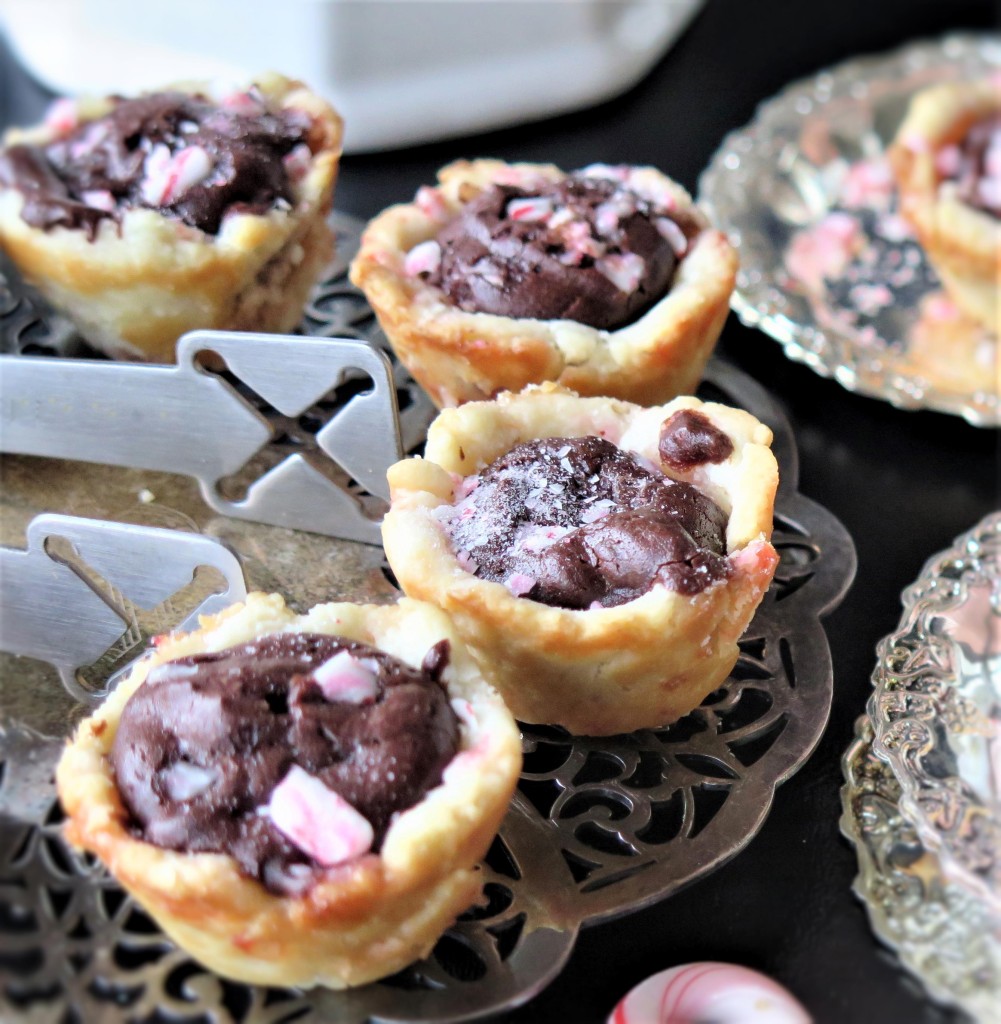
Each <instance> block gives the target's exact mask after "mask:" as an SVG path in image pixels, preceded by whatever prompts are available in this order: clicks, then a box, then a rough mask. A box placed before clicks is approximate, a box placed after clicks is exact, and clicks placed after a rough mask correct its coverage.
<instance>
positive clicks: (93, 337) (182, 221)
mask: <svg viewBox="0 0 1001 1024" xmlns="http://www.w3.org/2000/svg"><path fill="white" fill-rule="evenodd" d="M341 135H342V125H341V120H340V118H339V117H338V115H337V114H336V112H335V111H334V110H333V109H332V108H331V107H330V106H329V104H327V103H326V102H325V101H323V100H321V99H320V98H319V97H318V96H316V95H314V94H313V93H311V92H310V91H309V90H308V89H307V88H306V87H305V86H303V85H302V84H301V83H299V82H294V81H290V80H288V79H286V78H282V77H281V76H278V75H267V76H264V77H262V78H260V79H258V80H257V81H256V82H255V83H254V84H253V85H251V86H249V87H248V88H247V89H245V90H242V91H239V92H232V93H225V94H221V93H213V92H212V91H211V90H210V89H209V87H208V86H200V85H191V86H188V85H185V86H173V87H169V88H166V89H164V90H162V91H160V92H156V93H149V94H146V95H142V96H137V97H133V98H123V97H111V98H108V99H102V100H87V99H81V100H60V101H58V102H57V103H56V104H54V105H53V107H52V109H51V110H50V112H49V115H48V117H47V118H46V120H45V121H44V123H43V124H41V125H40V126H38V127H36V128H33V129H30V130H13V131H10V132H8V133H7V134H6V136H5V137H4V148H3V149H2V150H0V246H2V248H3V250H4V252H6V253H7V255H8V256H9V257H10V258H11V260H12V261H13V262H14V264H15V265H16V266H17V268H18V270H19V271H20V273H21V274H22V275H23V276H24V278H25V279H26V280H27V281H28V282H29V283H31V284H32V285H34V286H35V287H36V288H37V289H38V290H39V291H40V292H41V293H42V295H43V296H44V297H45V298H46V299H47V300H48V301H49V302H51V303H52V305H53V306H54V307H56V308H57V309H58V310H60V311H61V312H63V313H64V314H66V315H67V316H68V317H69V318H70V319H71V320H73V322H74V323H75V325H76V326H77V328H78V329H79V331H80V333H81V334H82V335H83V337H84V338H86V340H87V341H88V342H89V343H90V344H91V345H93V346H94V347H95V348H97V349H99V350H101V351H103V352H105V353H106V354H108V355H110V356H113V357H119V358H126V359H146V360H151V361H156V362H173V361H174V347H175V345H176V343H177V339H178V338H179V337H180V336H181V335H182V334H183V333H184V332H185V331H188V330H192V329H195V328H217V329H230V330H254V331H276V332H287V331H290V330H292V328H293V327H295V325H296V324H297V323H298V322H299V319H300V318H301V315H302V310H303V307H304V305H305V302H306V299H307V296H308V294H309V289H310V288H311V287H312V285H313V284H314V283H315V282H316V280H317V278H318V277H319V276H320V274H321V273H322V271H323V269H324V267H325V266H326V265H327V263H328V262H329V260H330V257H331V256H332V254H333V232H332V230H331V228H330V226H329V224H328V223H327V220H326V217H327V214H328V213H329V212H330V209H331V205H332V199H333V188H334V183H335V180H336V177H337V167H338V161H339V158H340V150H341Z"/></svg>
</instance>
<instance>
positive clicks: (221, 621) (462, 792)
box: [56, 594, 521, 988]
mask: <svg viewBox="0 0 1001 1024" xmlns="http://www.w3.org/2000/svg"><path fill="white" fill-rule="evenodd" d="M285 631H295V632H318V633H327V634H333V635H343V636H347V637H350V638H352V639H357V640H363V641H364V642H366V643H369V644H374V645H375V646H378V647H380V648H381V649H382V650H384V651H387V652H389V653H390V654H394V655H396V656H397V657H398V658H400V659H402V660H403V661H404V662H406V663H408V664H410V665H413V666H415V667H417V666H420V664H421V660H422V658H423V657H424V655H425V654H426V653H427V650H428V648H429V647H431V646H432V645H433V644H434V643H436V642H437V641H438V640H439V639H442V638H448V639H449V641H450V643H451V659H450V662H449V666H448V668H447V669H446V671H445V676H444V678H445V682H446V684H447V687H448V692H449V695H450V697H452V698H453V699H457V700H461V701H467V702H468V703H469V705H470V707H471V716H472V717H471V718H469V719H468V720H467V719H466V718H463V719H462V726H461V750H460V752H459V753H458V754H457V755H456V757H455V759H453V761H452V762H451V763H450V764H449V766H448V767H447V768H446V772H445V779H444V780H443V782H442V784H441V785H439V786H438V787H436V788H435V789H433V790H432V791H431V792H430V793H428V794H427V796H426V797H425V798H424V799H423V800H422V801H421V802H420V803H419V804H417V805H416V806H414V807H412V808H411V809H410V810H408V811H406V812H404V813H403V814H401V815H400V816H399V817H398V818H397V819H396V821H395V822H394V823H393V824H392V825H391V826H390V828H389V831H388V833H387V834H386V838H385V841H384V843H383V846H382V849H381V851H380V852H379V853H378V854H367V855H365V856H363V857H360V858H358V859H357V860H354V861H352V862H350V863H348V864H345V865H343V866H341V867H338V868H332V869H328V871H327V873H326V875H325V876H324V877H323V878H322V879H321V880H320V881H318V882H317V883H316V884H315V885H314V886H313V887H312V888H311V889H310V890H309V891H308V892H307V893H306V894H305V895H304V896H301V897H281V896H276V895H273V894H271V893H270V892H268V891H267V890H266V889H265V888H264V887H263V886H262V885H260V884H259V883H258V882H257V881H256V880H253V879H250V878H247V877H246V876H244V875H243V874H241V873H240V871H239V870H238V868H237V866H236V862H235V861H234V860H233V859H232V858H231V857H229V856H227V855H225V854H210V853H178V852H175V851H172V850H165V849H161V848H159V847H156V846H153V845H151V844H149V843H146V842H143V841H142V840H140V839H137V838H136V837H135V836H134V835H133V834H132V832H130V831H129V828H128V814H127V812H126V811H125V809H124V807H123V805H122V802H121V799H120V797H119V793H118V789H117V786H116V784H115V780H114V778H113V775H112V772H111V769H110V767H109V761H108V752H109V750H110V749H111V745H112V743H113V741H114V737H115V732H116V729H117V726H118V722H119V719H120V717H121V713H122V709H123V707H124V705H125V703H126V701H127V700H128V698H129V696H130V695H131V694H132V693H134V692H135V691H136V689H137V688H138V687H140V686H141V685H142V684H143V682H144V680H145V678H146V675H147V673H148V672H149V670H150V668H151V667H152V666H154V665H156V664H159V663H161V662H163V661H168V660H170V659H172V658H178V657H182V656H184V655H187V654H193V653H197V652H200V651H211V650H223V649H225V648H227V647H230V646H233V645H235V644H240V643H244V642H246V641H249V640H252V639H255V638H258V637H261V636H265V635H267V634H269V633H276V632H285ZM520 769H521V743H520V738H519V735H518V730H517V727H516V726H515V724H514V721H513V720H512V718H511V715H510V713H509V712H508V710H507V709H506V708H505V707H504V704H503V702H502V701H501V700H500V698H499V697H498V695H497V694H496V693H495V692H494V691H493V690H492V689H491V688H490V687H489V686H488V685H487V684H486V683H485V682H484V681H483V679H482V677H481V675H480V673H479V671H478V670H477V668H476V666H475V664H474V663H473V661H472V659H471V657H470V656H469V654H468V653H467V652H466V650H465V649H464V647H463V645H462V643H461V641H460V640H459V638H458V637H457V636H456V634H455V631H454V630H453V628H452V626H451V624H450V623H449V622H448V620H447V618H446V617H445V616H444V615H442V614H441V612H440V611H438V610H437V609H435V608H431V607H430V606H428V605H424V604H421V603H420V602H418V601H410V600H408V599H403V600H401V601H400V603H399V604H398V605H392V606H375V605H352V604H324V605H318V606H317V607H315V608H313V609H312V610H311V611H310V612H308V613H307V614H305V615H296V614H295V613H293V612H292V611H290V610H289V609H288V608H286V606H285V604H284V601H283V600H282V599H281V598H280V597H278V596H277V595H265V594H251V595H250V596H249V597H248V598H247V601H246V604H245V605H236V606H234V607H233V608H230V609H228V610H227V611H225V612H223V613H222V614H220V615H216V616H212V617H210V618H207V619H205V620H204V621H203V624H202V628H201V629H199V630H198V631H196V632H193V633H189V634H182V635H177V636H172V637H170V638H169V639H168V640H167V641H166V642H164V643H163V644H161V646H160V647H158V648H157V650H156V653H155V654H154V655H153V657H152V660H149V661H145V662H143V663H142V664H140V665H139V666H137V668H136V670H135V671H134V672H133V673H132V674H131V675H130V676H129V678H128V679H127V680H125V681H124V682H123V683H122V684H121V685H120V686H119V687H118V688H117V689H116V690H115V692H114V693H113V694H112V695H111V696H110V697H109V698H108V700H107V701H106V702H105V703H104V705H103V706H102V707H101V708H100V709H99V710H98V711H97V712H96V713H95V714H94V715H92V716H91V717H90V718H88V719H87V720H86V721H84V722H83V723H82V724H81V725H80V727H79V728H78V730H77V732H76V734H75V736H74V738H73V740H72V741H71V743H70V745H69V746H68V747H67V749H66V750H65V752H64V754H63V757H62V759H61V761H60V763H59V766H58V769H57V777H56V779H57V784H58V788H59V796H60V799H61V801H62V804H63V808H64V809H65V811H66V815H67V822H66V836H67V838H68V839H69V841H70V842H71V843H73V844H74V845H75V846H78V847H82V848H84V849H87V850H90V851H92V852H94V853H96V854H97V856H98V857H100V859H101V860H102V861H103V862H104V863H105V864H106V865H107V867H108V869H109V870H110V871H111V873H112V874H113V875H114V876H115V877H116V878H117V879H118V881H119V882H121V884H122V885H123V886H124V887H125V888H126V889H127V890H128V891H129V892H130V893H132V895H133V896H134V897H135V898H136V899H137V900H138V901H139V902H140V903H141V904H142V905H143V906H144V907H145V908H146V909H147V910H148V911H149V913H150V914H151V915H152V916H153V917H154V918H155V919H156V920H157V922H158V923H159V924H160V925H161V927H162V928H163V930H164V931H165V932H166V933H167V934H168V935H169V936H171V938H173V939H174V940H175V941H176V942H177V943H178V945H180V946H182V947H183V948H184V949H186V950H187V951H188V952H189V953H191V954H192V955H193V956H194V957H196V958H197V959H198V960H200V961H202V962H203V963H204V964H206V966H208V967H210V968H211V969H212V970H214V971H216V972H217V973H219V974H222V975H224V976H226V977H229V978H235V979H238V980H241V981H247V982H252V983H254V984H262V985H299V986H311V985H326V986H329V987H331V988H344V987H347V986H354V985H360V984H363V983H365V982H367V981H371V980H373V979H375V978H380V977H384V976H386V975H388V974H392V973H393V972H394V971H397V970H399V969H401V968H402V967H404V966H405V965H406V964H408V963H411V962H412V961H414V960H416V959H419V958H420V957H422V956H425V955H426V954H427V953H428V952H429V951H430V950H431V948H432V946H433V945H434V943H435V942H436V940H437V939H438V937H439V936H440V935H441V933H442V932H443V931H444V930H445V929H446V928H447V927H448V926H449V925H450V924H451V923H452V922H453V921H454V920H455V918H456V916H457V915H458V914H459V913H461V912H462V911H463V910H464V909H465V908H466V907H468V906H469V904H470V903H471V902H472V901H473V900H474V899H475V897H476V894H477V893H478V891H479V888H480V885H481V882H480V878H479V875H478V872H477V868H476V864H477V862H478V861H479V859H480V858H481V857H482V856H483V854H484V853H485V852H486V850H487V847H488V846H489V845H490V842H491V841H492V839H493V837H494V835H495V834H496V831H497V829H498V827H499V825H500V822H501V819H502V818H503V817H504V814H505V812H506V809H507V805H508V802H509V800H510V797H511V794H512V792H513V790H514V787H515V784H516V782H517V779H518V773H519V771H520Z"/></svg>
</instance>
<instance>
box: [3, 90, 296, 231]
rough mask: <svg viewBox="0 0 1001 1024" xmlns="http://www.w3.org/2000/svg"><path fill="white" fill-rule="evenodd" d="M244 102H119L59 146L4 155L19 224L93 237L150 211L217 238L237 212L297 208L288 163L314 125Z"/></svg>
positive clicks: (169, 97)
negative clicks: (17, 199)
mask: <svg viewBox="0 0 1001 1024" xmlns="http://www.w3.org/2000/svg"><path fill="white" fill-rule="evenodd" d="M240 99H241V101H242V105H241V104H234V105H232V106H220V105H217V104H215V103H212V102H211V101H209V100H208V99H206V98H205V97H204V96H198V95H194V96H192V95H188V94H186V93H180V92H164V93H154V94H151V95H148V96H142V97H139V98H138V99H130V100H125V99H117V100H116V101H115V105H114V107H113V108H112V110H111V111H110V112H109V113H108V114H106V115H105V116H104V117H101V118H98V119H96V120H93V121H87V122H85V123H83V124H81V125H80V126H79V127H77V128H76V129H74V130H73V131H72V132H70V133H69V134H68V135H65V136H63V137H61V138H59V139H58V140H57V141H55V142H51V143H49V144H48V145H46V146H27V145H15V146H11V147H9V148H8V149H6V150H4V151H3V152H0V184H3V185H6V186H8V187H13V188H16V189H18V190H19V191H20V192H21V193H23V195H24V205H23V208H22V211H21V216H22V217H23V218H24V220H25V221H27V223H28V224H30V225H32V226H33V227H37V228H41V229H43V230H49V229H50V228H54V227H66V228H79V229H83V230H85V231H87V233H88V235H89V237H91V238H93V237H94V235H95V233H96V230H97V226H98V224H99V223H100V221H102V220H104V219H110V220H113V221H116V222H120V221H121V217H122V214H123V212H124V211H125V210H128V209H133V208H136V207H145V208H148V209H155V210H159V211H160V212H162V213H164V214H166V215H168V216H171V217H175V218H176V219H178V220H180V221H182V222H183V223H185V224H188V225H190V226H191V227H194V228H198V229H200V230H201V231H204V232H206V233H207V234H213V235H214V234H216V233H217V232H218V231H219V225H220V223H221V222H222V218H223V216H224V214H226V213H227V212H229V211H230V210H234V211H239V212H245V213H256V214H262V213H266V212H267V211H269V210H271V209H273V208H275V207H276V205H280V204H288V205H291V204H292V201H293V195H292V190H291V185H290V182H289V176H288V172H287V169H286V167H285V164H284V163H283V159H282V158H283V157H284V156H286V155H287V154H288V153H290V152H291V151H292V150H293V149H294V148H295V147H296V146H298V145H302V144H306V142H307V136H308V134H309V129H310V124H311V122H310V118H309V116H308V115H307V114H306V113H305V112H302V111H293V110H278V111H274V112H272V111H269V110H267V109H266V108H265V106H264V104H263V102H261V101H260V100H259V99H258V98H257V97H255V95H254V94H253V93H247V94H244V95H242V96H241V97H240Z"/></svg>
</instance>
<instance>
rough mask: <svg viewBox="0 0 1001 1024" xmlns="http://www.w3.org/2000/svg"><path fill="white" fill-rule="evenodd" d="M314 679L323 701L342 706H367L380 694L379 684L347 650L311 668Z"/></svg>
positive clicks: (372, 674) (373, 675)
mask: <svg viewBox="0 0 1001 1024" xmlns="http://www.w3.org/2000/svg"><path fill="white" fill-rule="evenodd" d="M313 680H314V681H315V682H316V685H317V686H319V688H320V689H321V690H322V691H323V696H324V699H325V700H329V701H340V702H342V703H345V704H369V703H371V702H372V701H374V700H375V698H376V696H377V695H378V693H379V683H378V680H377V678H376V676H375V673H374V672H370V671H369V670H368V669H367V668H366V667H365V666H364V665H363V664H362V663H361V662H360V661H359V660H358V659H357V658H356V657H354V656H353V655H352V654H351V653H350V652H349V651H338V652H337V654H335V655H334V656H333V657H332V658H328V659H327V660H326V661H325V662H324V663H323V664H322V665H319V666H318V667H317V668H315V669H313Z"/></svg>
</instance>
